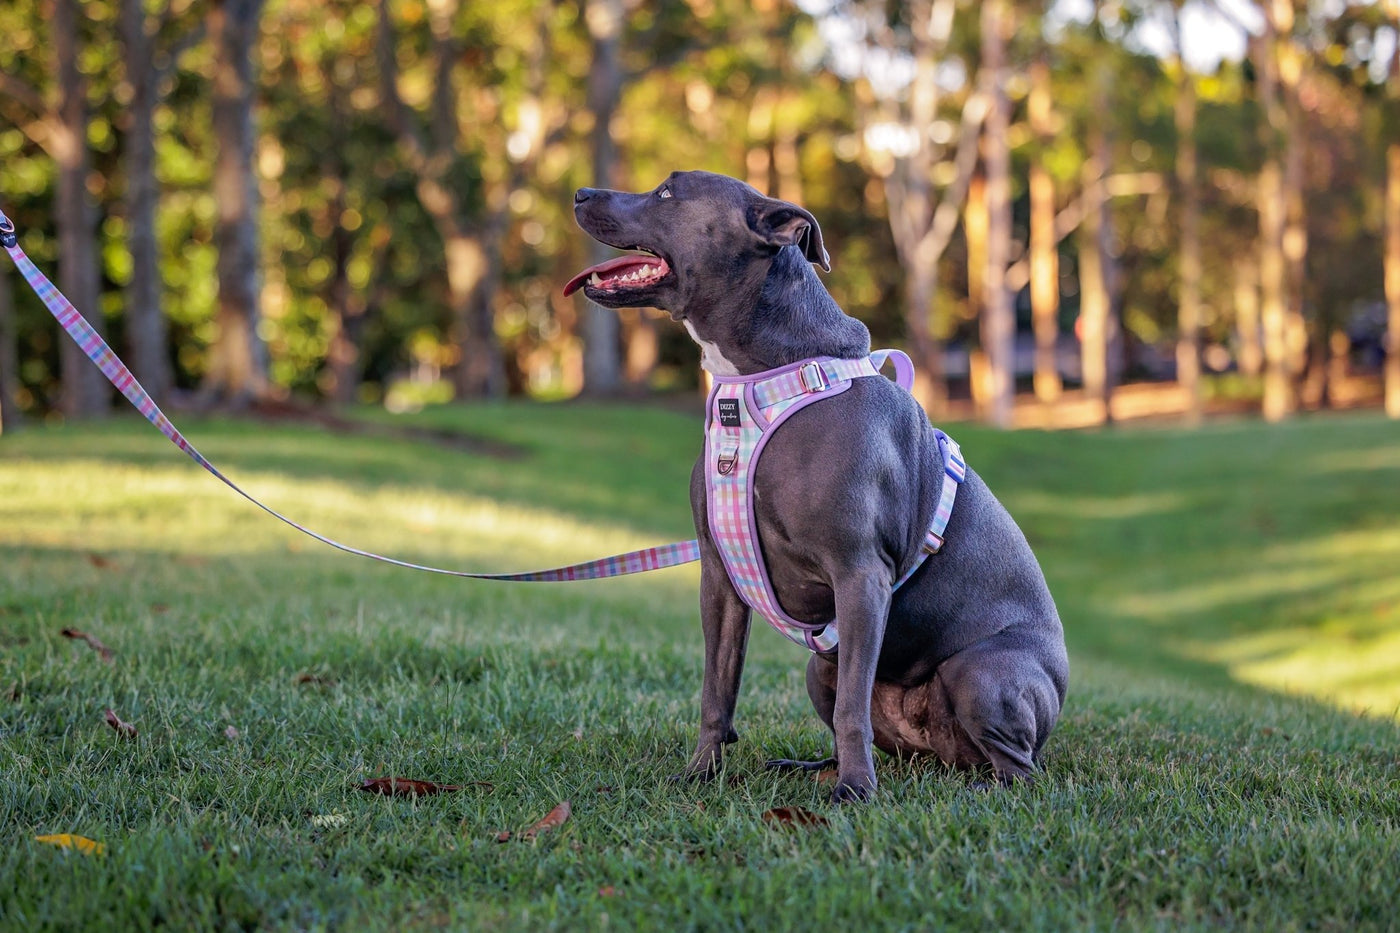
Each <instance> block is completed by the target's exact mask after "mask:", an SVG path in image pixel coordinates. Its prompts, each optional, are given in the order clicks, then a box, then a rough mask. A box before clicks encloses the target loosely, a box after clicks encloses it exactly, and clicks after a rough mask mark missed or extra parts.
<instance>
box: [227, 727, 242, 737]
mask: <svg viewBox="0 0 1400 933" xmlns="http://www.w3.org/2000/svg"><path fill="white" fill-rule="evenodd" d="M242 734H243V733H241V732H239V731H238V730H237V729H236V728H234V727H233V726H229V727H228V728H227V729H225V730H224V738H226V739H236V738H238V737H239V736H240V735H242Z"/></svg>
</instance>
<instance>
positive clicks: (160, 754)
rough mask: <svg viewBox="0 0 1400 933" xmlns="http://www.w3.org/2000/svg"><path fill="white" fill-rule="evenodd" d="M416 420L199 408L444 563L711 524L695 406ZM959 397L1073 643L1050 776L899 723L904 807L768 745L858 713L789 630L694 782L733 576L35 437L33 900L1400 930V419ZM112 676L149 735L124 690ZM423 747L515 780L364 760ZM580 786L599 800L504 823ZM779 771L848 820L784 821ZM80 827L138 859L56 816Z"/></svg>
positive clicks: (644, 916) (805, 738) (104, 910)
mask: <svg viewBox="0 0 1400 933" xmlns="http://www.w3.org/2000/svg"><path fill="white" fill-rule="evenodd" d="M374 424H375V425H376V426H377V429H378V430H387V431H401V430H403V429H404V428H406V427H411V428H412V429H414V430H415V431H417V432H419V433H418V434H415V435H403V434H392V433H391V434H386V435H382V436H380V435H375V434H373V433H370V434H363V433H362V434H360V435H358V436H353V437H352V436H342V435H339V434H336V433H331V432H327V431H322V430H317V429H313V428H308V427H306V426H278V425H269V424H266V423H241V422H229V421H196V422H194V423H191V424H186V425H182V427H184V428H185V429H186V430H187V433H188V436H189V437H190V438H191V439H192V440H193V441H194V442H195V443H196V444H197V445H198V446H199V447H200V448H201V450H202V451H203V452H204V453H205V454H206V455H207V456H209V457H210V458H211V459H212V460H213V461H214V462H215V463H217V464H219V465H220V466H221V467H222V468H224V469H226V470H227V471H228V472H229V474H230V475H231V476H233V477H234V478H235V479H236V480H237V481H239V482H241V483H245V484H246V485H247V487H248V488H249V489H250V491H252V492H253V493H254V494H256V495H259V496H263V497H265V498H266V499H267V500H268V501H269V503H270V504H272V505H273V506H274V507H281V508H285V509H286V510H287V511H289V512H291V513H293V515H294V516H295V517H296V518H298V519H301V520H304V521H307V522H309V523H310V524H312V525H313V526H314V527H316V528H318V529H319V530H321V531H325V532H330V533H332V534H334V535H336V536H338V537H343V538H345V539H347V540H349V541H351V542H352V543H355V544H361V545H365V546H369V547H372V548H376V549H383V550H387V551H392V552H394V553H397V554H401V555H403V556H407V557H410V558H413V559H422V560H427V561H434V562H446V563H450V564H454V565H455V564H460V565H464V566H469V567H482V568H500V569H522V568H525V567H535V566H547V565H551V564H553V563H555V562H561V561H568V560H574V559H579V558H584V557H591V556H595V555H598V554H602V553H611V552H613V551H614V550H622V549H625V548H630V547H635V546H641V545H643V544H646V543H651V542H659V541H663V540H673V539H675V538H678V537H682V536H685V535H688V534H689V522H690V519H689V514H688V513H689V510H688V508H687V505H686V503H685V496H684V488H685V484H686V476H687V474H688V471H689V463H690V460H691V458H692V457H693V455H694V453H695V451H696V449H697V448H698V446H699V441H700V438H699V434H698V426H697V422H696V420H695V418H694V417H692V416H691V415H687V414H675V413H669V412H665V411H661V410H657V409H645V408H629V407H623V406H590V405H578V404H568V405H559V406H549V407H529V406H522V405H504V406H473V407H472V408H470V409H460V408H459V409H452V410H448V409H434V410H429V411H425V412H423V413H422V414H421V415H419V416H416V417H415V418H412V419H393V420H391V419H387V418H384V417H383V416H382V415H377V416H376V418H375V422H374ZM953 430H954V433H955V434H956V435H957V437H958V438H959V440H960V441H961V442H962V444H963V447H964V450H965V451H967V453H968V456H969V459H970V461H971V463H972V464H973V466H974V467H975V468H976V469H978V470H979V471H980V472H981V473H982V474H983V475H984V476H985V477H986V478H987V480H988V482H989V483H990V484H991V485H992V486H993V488H994V489H996V490H997V491H998V492H999V493H1000V494H1001V496H1002V497H1003V498H1004V500H1005V501H1006V503H1007V505H1008V507H1009V508H1010V509H1011V511H1012V512H1013V514H1015V515H1016V516H1017V518H1018V520H1019V521H1020V522H1021V524H1022V525H1023V527H1024V528H1025V530H1026V532H1027V534H1028V536H1029V537H1030V538H1031V540H1032V542H1033V543H1034V545H1035V547H1036V548H1037V552H1038V554H1039V555H1040V557H1041V559H1042V561H1043V562H1044V565H1045V567H1046V570H1047V574H1048V576H1049V579H1050V583H1051V587H1052V590H1053V591H1054V593H1055V594H1056V597H1057V599H1058V601H1059V605H1060V608H1061V611H1062V614H1063V616H1064V619H1065V623H1066V629H1067V632H1068V634H1069V637H1070V642H1071V655H1072V664H1073V678H1072V685H1071V692H1070V697H1069V701H1068V705H1067V707H1066V709H1065V715H1064V718H1063V720H1062V722H1061V724H1060V727H1059V729H1058V731H1057V732H1056V733H1055V734H1054V735H1053V736H1052V738H1051V740H1050V744H1049V746H1048V747H1047V758H1046V768H1045V772H1044V774H1043V775H1042V776H1041V777H1040V779H1039V780H1038V781H1037V783H1035V784H1034V785H1032V786H1027V787H1018V788H1013V789H1009V790H1000V791H993V792H985V791H980V790H977V789H975V788H973V787H971V786H970V785H969V781H968V779H967V778H966V777H965V776H961V775H955V774H948V773H945V772H944V771H943V770H942V769H941V768H939V767H938V766H937V765H934V764H931V763H928V762H912V763H911V762H895V761H890V760H888V759H882V760H880V761H879V762H878V763H877V771H878V775H879V779H880V782H881V790H880V792H879V794H878V795H877V797H876V798H875V800H874V801H872V802H871V803H870V804H869V805H866V806H856V807H848V808H839V809H838V808H833V807H831V806H830V805H829V804H828V803H827V802H826V798H827V795H828V793H829V789H828V788H826V787H823V786H820V785H818V784H816V783H815V782H812V781H811V780H810V779H808V778H799V777H794V776H790V775H779V774H775V773H770V772H767V771H765V770H764V769H763V767H762V762H763V760H764V759H765V758H766V757H769V756H773V755H809V754H812V753H814V752H817V751H819V750H820V749H822V748H824V747H825V742H826V737H825V735H824V734H823V733H824V728H823V727H822V726H821V725H820V724H819V722H818V721H817V719H816V717H815V715H814V714H813V713H812V711H811V710H810V707H809V703H808V700H807V698H806V694H805V690H804V687H803V681H802V664H803V654H802V652H801V651H800V650H798V649H797V648H795V646H793V645H791V644H790V643H787V642H785V641H784V640H783V639H781V638H780V637H779V636H777V635H776V634H774V633H773V632H770V631H767V630H766V629H764V630H759V631H756V632H754V635H753V639H752V645H751V649H750V653H749V660H748V664H747V667H746V672H745V684H744V691H743V694H742V696H741V699H740V710H739V717H740V718H739V729H740V732H741V734H742V739H741V741H740V743H739V744H737V745H736V746H734V749H733V755H732V757H731V758H730V759H729V761H728V764H727V771H726V773H725V775H724V779H723V780H721V781H719V782H717V783H715V784H713V785H709V786H690V785H685V784H673V783H671V782H670V781H669V779H668V778H669V775H670V774H672V773H674V772H676V771H678V770H679V769H680V767H681V766H682V765H683V764H684V761H685V758H686V755H687V753H688V751H689V748H690V743H692V742H693V741H694V738H695V728H696V718H697V715H698V707H697V699H696V697H697V694H698V689H699V678H700V667H701V654H702V650H701V644H700V634H699V629H698V625H697V624H696V619H695V615H696V608H695V606H696V594H695V588H696V585H697V582H698V581H697V577H696V574H695V573H694V572H693V570H674V571H668V572H666V573H660V574H651V575H646V576H643V577H637V578H630V579H621V580H610V581H600V582H597V583H588V584H572V585H558V586H511V585H504V584H489V583H479V582H470V581H461V580H452V579H445V578H438V577H430V576H426V575H421V574H414V573H411V572H409V571H404V570H400V569H395V568H388V567H381V566H379V565H374V564H369V563H367V562H363V561H360V560H357V559H356V558H353V557H350V556H347V555H343V554H339V553H337V552H334V551H331V550H329V549H325V548H322V547H321V546H320V545H317V544H315V543H314V542H311V541H310V540H309V539H305V538H302V537H300V536H299V535H296V534H295V533H294V532H292V531H291V530H290V529H287V528H285V527H284V526H282V525H280V524H279V523H277V522H275V521H273V520H272V519H270V518H268V517H267V516H266V515H263V514H262V513H260V512H258V511H257V510H255V509H253V508H252V507H251V506H249V505H248V504H247V503H246V502H244V501H243V500H242V499H239V498H238V497H236V496H234V495H233V494H231V493H230V492H229V491H228V490H227V489H226V488H225V487H223V486H222V485H221V484H219V483H218V482H216V481H215V480H213V479H212V478H211V477H209V476H208V475H207V474H205V473H204V472H203V471H201V470H199V469H198V468H197V467H196V466H194V465H193V464H191V463H189V462H188V461H187V460H185V459H184V458H183V457H182V456H181V455H180V454H179V453H178V452H177V451H175V450H173V449H172V448H171V447H170V445H169V444H168V443H166V442H165V441H164V439H162V438H160V437H159V436H158V435H156V434H155V433H154V432H152V431H150V430H149V428H147V427H146V426H145V425H144V424H140V423H136V422H117V423H112V424H107V425H103V426H99V427H89V428H84V429H82V430H74V429H64V430H42V429H41V430H34V431H30V432H27V433H24V434H21V435H16V436H10V435H6V436H5V437H4V438H3V439H0V557H3V560H0V736H3V740H0V822H3V825H4V826H5V827H6V836H5V845H4V846H3V848H0V926H4V927H5V928H12V927H13V928H23V929H33V930H47V929H72V928H78V927H81V928H102V927H107V928H113V929H146V928H151V927H154V926H166V927H173V928H180V929H183V928H198V929H208V928H219V929H222V928H225V927H240V928H277V929H282V928H287V929H292V928H295V929H305V928H318V929H334V930H342V929H343V930H351V929H354V930H359V929H418V928H442V927H446V928H470V929H540V928H561V929H595V928H599V929H600V928H603V927H606V926H612V927H617V926H624V927H627V928H629V929H792V928H797V927H804V928H805V927H807V926H810V918H811V917H814V916H819V917H822V918H824V921H828V922H833V923H838V924H841V925H842V926H843V927H848V928H851V929H857V928H859V929H908V928H921V929H922V928H953V929H962V928H983V927H986V926H987V925H989V924H990V925H993V926H996V927H1000V928H1009V929H1067V928H1075V929H1080V928H1106V927H1118V926H1125V927H1129V928H1157V927H1169V928H1172V929H1205V928H1210V929H1222V928H1223V929H1297V928H1312V927H1330V928H1345V929H1357V930H1382V929H1388V928H1389V927H1391V926H1392V925H1393V923H1392V920H1393V900H1394V897H1393V895H1394V872H1393V866H1394V865H1395V864H1396V863H1397V860H1400V848H1397V845H1400V842H1398V841H1400V832H1397V829H1400V809H1397V800H1400V763H1397V760H1396V756H1395V748H1396V745H1397V740H1400V729H1398V728H1397V724H1396V720H1395V719H1394V718H1393V716H1394V713H1395V710H1396V704H1397V703H1400V696H1398V695H1397V694H1396V692H1395V688H1396V684H1397V683H1400V678H1397V676H1396V674H1397V671H1396V670H1395V659H1396V657H1397V653H1396V651H1395V648H1394V640H1393V639H1394V637H1395V636H1394V633H1395V632H1396V630H1397V624H1400V615H1397V612H1400V609H1398V608H1397V607H1400V582H1397V580H1396V578H1395V575H1394V572H1393V570H1394V567H1395V566H1396V561H1397V559H1400V537H1397V534H1396V531H1395V529H1394V527H1393V523H1392V522H1389V521H1388V520H1387V518H1386V516H1388V515H1394V514H1395V513H1396V511H1397V509H1400V498H1397V497H1400V482H1397V480H1400V434H1397V432H1396V429H1395V427H1394V425H1393V423H1390V422H1386V421H1383V420H1381V419H1379V418H1376V417H1371V416H1367V417H1360V418H1355V417H1338V418H1334V419H1327V420H1325V421H1324V420H1303V421H1299V422H1297V423H1294V424H1291V425H1287V426H1284V427H1275V428H1266V427H1263V426H1260V425H1256V424H1233V425H1220V426H1216V427H1212V428H1210V429H1208V430H1206V431H1204V432H1196V433H1183V432H1176V431H1154V432H1126V431H1115V432H1105V433H1102V434H1092V433H1062V434H1040V433H1012V434H1002V433H996V432H990V431H986V430H980V429H973V428H970V427H966V426H962V427H955V428H954V429H953ZM429 432H431V433H429ZM66 626H72V627H77V628H80V629H82V630H84V631H86V632H89V633H92V634H94V635H96V636H98V637H99V638H101V639H102V640H103V641H104V642H105V643H106V644H108V645H109V646H110V647H111V648H112V649H113V650H114V652H115V657H114V661H113V663H112V664H110V665H108V664H104V663H102V662H101V660H99V658H98V657H97V655H96V654H95V653H94V652H92V651H91V650H90V649H89V648H88V647H86V646H85V645H83V644H81V643H79V642H73V641H69V640H65V639H63V638H62V637H60V634H59V632H60V630H61V629H62V628H64V627H66ZM1387 639H1389V641H1387ZM1290 659H1292V660H1293V661H1294V662H1296V663H1298V666H1296V667H1294V668H1291V669H1290V668H1288V666H1287V664H1286V663H1284V662H1287V661H1288V660H1290ZM299 675H310V676H311V677H313V678H315V679H314V680H305V679H304V678H300V677H299ZM299 680H301V682H299ZM1282 689H1287V690H1288V691H1290V692H1292V693H1297V694H1302V695H1304V696H1303V697H1295V698H1289V697H1287V696H1284V695H1282V694H1281V693H1280V692H1279V691H1280V690H1282ZM1366 691H1371V692H1370V693H1369V694H1368V693H1367V692H1366ZM1323 694H1333V695H1335V696H1337V697H1338V698H1339V700H1338V702H1339V703H1340V704H1341V705H1345V706H1355V705H1369V707H1370V710H1371V715H1370V716H1358V715H1354V714H1351V713H1347V712H1343V711H1341V710H1338V709H1336V708H1335V707H1334V706H1332V705H1328V704H1325V703H1323V702H1322V701H1320V700H1319V699H1317V697H1320V696H1322V695H1323ZM1367 696H1370V697H1372V699H1371V700H1369V701H1368V700H1364V698H1365V697H1367ZM109 706H110V707H112V708H114V709H115V710H116V711H117V712H118V714H119V715H121V717H122V718H123V719H125V720H127V721H129V722H132V723H133V724H134V725H136V726H137V728H138V730H139V735H138V737H137V738H136V739H135V740H133V741H122V740H121V739H119V738H118V737H117V735H116V734H115V733H114V732H113V731H112V730H111V729H110V728H109V727H108V726H107V725H106V724H104V723H103V721H102V711H103V709H104V708H105V707H109ZM230 726H232V727H234V728H235V729H236V730H237V735H236V736H233V737H230V736H229V735H227V734H226V730H227V729H228V727H230ZM389 775H396V776H403V777H413V778H421V779H428V780H437V781H440V782H446V783H456V784H465V783H467V782H471V781H481V782H486V783H485V784H478V785H471V786H468V787H467V788H466V789H465V790H463V791H462V792H460V793H457V794H451V795H444V796H438V797H431V798H422V799H418V800H413V799H406V800H394V799H386V798H380V797H372V796H369V795H366V794H363V793H361V792H359V791H358V790H356V789H355V788H356V785H357V784H358V783H359V782H360V781H361V780H363V779H365V778H368V777H376V776H389ZM565 799H567V800H570V801H571V802H572V805H573V817H572V819H571V820H570V821H569V822H568V823H567V824H565V825H564V827H562V828H561V829H560V830H558V831H556V832H554V833H551V834H547V835H545V836H542V837H540V838H539V840H538V841H535V842H521V841H512V842H510V843H506V844H500V843H497V842H496V841H495V838H496V834H497V833H498V832H499V831H501V830H515V831H519V830H521V829H523V828H525V827H527V826H529V825H530V824H532V823H534V822H535V821H536V820H538V819H539V818H540V817H542V816H544V814H545V813H547V812H548V811H549V810H550V809H551V808H552V807H554V805H555V804H557V803H558V802H559V801H561V800H565ZM774 806H802V807H806V808H808V809H811V810H814V811H816V812H818V813H820V814H822V815H823V816H825V817H826V818H827V819H828V820H829V821H830V825H829V826H828V827H822V828H814V829H809V830H803V831H791V830H782V829H777V828H774V827H771V826H769V825H768V824H766V823H765V822H764V821H763V819H762V814H763V813H764V812H765V811H766V810H768V809H769V808H771V807H774ZM56 832H75V833H79V834H81V835H85V836H88V837H90V838H94V839H97V840H99V841H102V842H104V843H105V844H106V846H107V854H106V855H105V856H102V857H95V858H84V857H81V856H78V855H76V854H72V853H64V852H61V851H58V850H55V849H52V848H50V847H48V846H44V845H41V844H38V843H35V842H32V841H31V840H32V839H33V837H34V836H37V835H42V834H49V833H56Z"/></svg>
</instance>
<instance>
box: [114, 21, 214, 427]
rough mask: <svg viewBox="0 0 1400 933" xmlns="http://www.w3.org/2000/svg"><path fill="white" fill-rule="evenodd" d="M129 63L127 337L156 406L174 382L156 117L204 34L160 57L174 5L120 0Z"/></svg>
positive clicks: (133, 359) (187, 39) (193, 35)
mask: <svg viewBox="0 0 1400 933" xmlns="http://www.w3.org/2000/svg"><path fill="white" fill-rule="evenodd" d="M119 15H120V20H119V22H118V26H119V29H120V32H121V42H122V47H123V56H122V59H123V63H124V65H125V70H126V85H127V88H128V93H129V94H130V100H129V101H128V104H127V107H126V111H125V115H126V120H127V123H126V126H125V127H124V133H125V138H126V165H125V174H126V230H127V248H128V249H129V250H130V252H131V280H130V282H129V283H128V285H127V288H126V338H127V345H128V346H129V347H130V349H131V369H132V371H133V372H134V373H135V374H136V378H137V379H139V380H140V381H141V385H142V386H143V387H144V388H145V390H146V391H147V392H148V393H149V394H150V396H151V398H153V399H155V400H156V401H157V402H161V401H164V400H165V398H166V395H167V394H168V393H169V391H170V388H171V386H172V385H173V383H174V373H173V370H172V367H171V364H170V348H169V337H168V327H167V326H166V320H165V313H164V312H163V311H162V309H161V300H160V293H161V276H160V257H159V250H158V247H157V244H156V208H157V206H158V205H159V202H160V191H159V187H158V184H157V181H156V147H155V126H154V124H155V112H156V107H157V105H158V104H159V103H160V97H161V95H160V85H161V82H162V81H163V80H164V79H165V78H166V77H167V75H168V73H169V70H170V67H171V66H172V65H173V64H174V62H175V59H176V58H178V57H179V54H180V51H181V50H182V49H183V46H184V45H186V44H188V43H189V42H191V41H193V40H194V39H195V38H196V37H197V36H198V34H199V33H198V31H197V30H190V31H189V32H188V33H187V34H186V36H185V37H184V39H182V40H181V41H180V42H179V43H176V45H175V48H174V49H173V50H172V51H171V52H170V53H168V54H166V55H165V56H164V64H161V62H160V61H159V60H158V57H157V47H156V42H157V39H158V38H159V36H160V35H161V33H162V31H163V27H165V26H166V25H167V24H168V23H169V22H171V21H172V20H173V6H172V5H171V3H170V2H169V0H164V2H163V4H162V8H161V11H160V12H159V13H158V14H157V15H155V16H152V15H150V14H148V13H147V10H146V4H145V3H144V2H143V0H121V10H120V14H119Z"/></svg>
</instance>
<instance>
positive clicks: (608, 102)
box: [579, 0, 624, 395]
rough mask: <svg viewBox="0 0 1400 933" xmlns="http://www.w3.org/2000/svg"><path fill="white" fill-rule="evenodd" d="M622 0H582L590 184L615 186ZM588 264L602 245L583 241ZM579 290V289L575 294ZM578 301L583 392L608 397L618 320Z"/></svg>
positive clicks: (614, 385) (602, 254) (618, 349)
mask: <svg viewBox="0 0 1400 933" xmlns="http://www.w3.org/2000/svg"><path fill="white" fill-rule="evenodd" d="M623 16H624V11H623V4H622V0H587V4H586V8H585V10H584V18H585V20H586V21H587V24H588V34H589V36H590V37H591V38H592V42H593V62H592V65H591V67H590V69H589V72H588V106H589V109H590V110H592V111H593V133H592V147H593V182H594V184H596V185H600V186H602V187H604V188H612V187H616V186H617V184H618V183H617V179H616V176H617V144H616V142H614V140H613V136H612V119H613V113H614V112H615V111H616V110H617V104H618V101H619V99H620V97H621V94H622V63H621V60H620V53H621V44H622V25H623ZM589 244H590V245H589V256H590V260H591V262H593V263H598V262H602V261H603V260H604V259H606V258H607V257H608V256H609V255H610V250H609V249H608V247H606V246H604V245H603V244H602V243H599V242H597V241H595V240H590V241H589ZM579 294H580V296H581V295H582V294H583V292H582V290H580V292H579ZM579 300H580V301H584V302H585V304H584V312H583V341H584V345H583V390H584V392H585V393H587V394H589V395H609V394H612V393H615V392H617V391H618V389H619V388H620V387H621V385H622V342H621V336H620V334H621V323H620V320H619V318H618V314H617V312H616V311H613V310H611V309H609V308H604V307H601V306H599V305H596V304H593V303H592V302H590V301H587V300H586V299H584V298H582V297H580V299H579Z"/></svg>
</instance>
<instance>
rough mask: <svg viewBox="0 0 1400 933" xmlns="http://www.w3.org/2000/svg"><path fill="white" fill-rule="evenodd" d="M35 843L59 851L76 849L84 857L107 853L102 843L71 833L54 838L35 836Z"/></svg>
mask: <svg viewBox="0 0 1400 933" xmlns="http://www.w3.org/2000/svg"><path fill="white" fill-rule="evenodd" d="M34 841H35V842H44V843H47V844H49V845H51V846H58V847H59V848H60V849H77V850H78V851H79V852H81V853H83V854H84V855H101V854H102V853H104V852H106V851H107V847H106V846H105V845H103V844H102V843H100V842H98V841H96V840H94V839H89V838H87V837H86V836H75V835H73V834H72V833H58V834H57V835H54V836H35V837H34Z"/></svg>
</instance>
